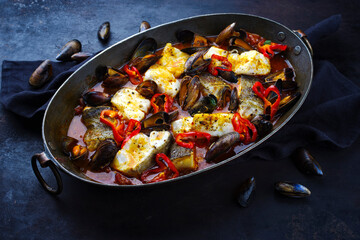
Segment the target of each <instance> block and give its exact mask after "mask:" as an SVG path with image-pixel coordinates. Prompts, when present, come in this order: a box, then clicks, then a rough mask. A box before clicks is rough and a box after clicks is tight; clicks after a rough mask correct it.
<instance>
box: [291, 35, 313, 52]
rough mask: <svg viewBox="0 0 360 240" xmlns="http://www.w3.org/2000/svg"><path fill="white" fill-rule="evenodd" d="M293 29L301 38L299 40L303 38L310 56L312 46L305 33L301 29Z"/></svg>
mask: <svg viewBox="0 0 360 240" xmlns="http://www.w3.org/2000/svg"><path fill="white" fill-rule="evenodd" d="M293 31H294V32H295V33H296V35H298V36H299V37H300V38H301V40H303V42H304V43H305V45H306V47H307V48H308V49H309V51H310V54H311V56H313V55H314V51H313V48H312V46H311V44H310V42H309V40H308V39H307V35H306V34H305V33H304V32H303V31H301V30H293Z"/></svg>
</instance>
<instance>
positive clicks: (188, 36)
mask: <svg viewBox="0 0 360 240" xmlns="http://www.w3.org/2000/svg"><path fill="white" fill-rule="evenodd" d="M194 35H195V34H194V32H192V31H190V30H179V31H176V33H175V36H176V38H177V40H178V41H179V42H181V43H190V42H191V41H192V40H193V38H194Z"/></svg>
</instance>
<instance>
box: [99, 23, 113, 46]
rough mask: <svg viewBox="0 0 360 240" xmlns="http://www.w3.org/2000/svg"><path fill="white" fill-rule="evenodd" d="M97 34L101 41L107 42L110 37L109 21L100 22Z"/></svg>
mask: <svg viewBox="0 0 360 240" xmlns="http://www.w3.org/2000/svg"><path fill="white" fill-rule="evenodd" d="M97 35H98V38H99V40H100V41H101V42H103V43H105V42H107V41H108V40H109V37H110V23H109V22H104V23H103V24H101V25H100V27H99V30H98V32H97Z"/></svg>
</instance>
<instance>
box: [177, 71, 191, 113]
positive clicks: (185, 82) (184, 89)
mask: <svg viewBox="0 0 360 240" xmlns="http://www.w3.org/2000/svg"><path fill="white" fill-rule="evenodd" d="M191 79H192V78H191V76H185V77H183V79H182V81H181V84H180V90H179V94H178V96H179V97H178V101H179V105H180V107H182V106H184V103H185V100H186V97H187V93H188V88H189V84H190V81H191Z"/></svg>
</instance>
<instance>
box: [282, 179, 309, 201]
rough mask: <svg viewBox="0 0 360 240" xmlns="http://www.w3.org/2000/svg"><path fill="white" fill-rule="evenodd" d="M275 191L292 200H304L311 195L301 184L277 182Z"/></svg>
mask: <svg viewBox="0 0 360 240" xmlns="http://www.w3.org/2000/svg"><path fill="white" fill-rule="evenodd" d="M275 190H276V191H277V192H278V193H280V194H282V195H285V196H287V197H292V198H303V197H308V196H310V195H311V192H310V190H309V189H308V188H306V187H305V186H303V185H301V184H299V183H291V182H277V183H275Z"/></svg>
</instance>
